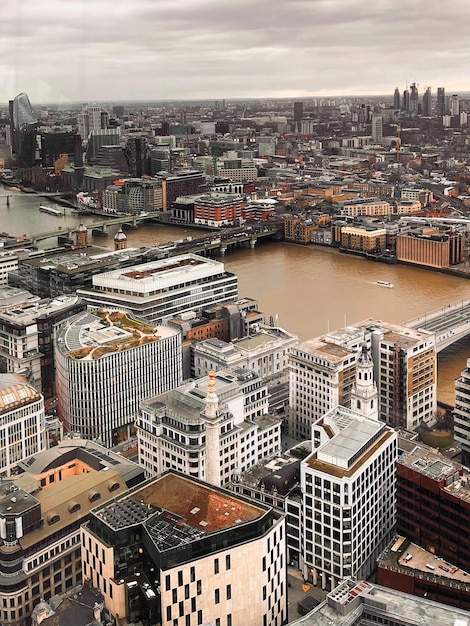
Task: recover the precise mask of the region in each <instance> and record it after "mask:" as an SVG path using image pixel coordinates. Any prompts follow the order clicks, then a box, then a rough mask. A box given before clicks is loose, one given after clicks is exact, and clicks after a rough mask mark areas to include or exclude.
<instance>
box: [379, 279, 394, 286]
mask: <svg viewBox="0 0 470 626" xmlns="http://www.w3.org/2000/svg"><path fill="white" fill-rule="evenodd" d="M375 284H376V285H379V287H390V288H391V287H393V284H392V283H389V282H387V281H386V280H378V281H377V282H376V283H375Z"/></svg>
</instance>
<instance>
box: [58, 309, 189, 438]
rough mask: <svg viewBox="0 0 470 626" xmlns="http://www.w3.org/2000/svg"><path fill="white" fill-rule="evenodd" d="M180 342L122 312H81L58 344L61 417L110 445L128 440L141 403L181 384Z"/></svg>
mask: <svg viewBox="0 0 470 626" xmlns="http://www.w3.org/2000/svg"><path fill="white" fill-rule="evenodd" d="M181 380H182V355H181V338H180V335H179V333H178V332H177V331H175V330H172V329H169V328H166V327H163V326H157V327H154V326H150V325H149V324H146V323H144V322H141V321H139V320H137V319H136V318H134V317H132V316H131V315H130V314H129V313H125V312H122V311H97V312H95V314H91V313H82V314H79V315H77V316H75V317H73V318H71V319H70V323H69V324H68V325H67V326H66V327H64V328H62V329H61V330H60V332H59V334H58V337H57V343H56V384H57V397H58V412H59V417H60V418H61V419H62V421H63V422H64V425H65V427H66V430H68V431H69V432H79V433H80V434H81V436H82V437H83V438H85V439H93V440H98V441H99V442H100V443H102V444H103V445H105V446H108V447H110V446H114V445H116V444H118V443H119V442H121V441H125V440H126V439H127V438H128V437H129V435H130V433H131V429H132V428H133V423H134V419H135V417H136V416H137V414H138V410H139V405H140V402H141V400H143V399H147V398H151V397H154V396H155V395H158V394H161V393H164V392H165V391H168V390H170V389H173V388H174V387H177V386H178V385H180V384H181Z"/></svg>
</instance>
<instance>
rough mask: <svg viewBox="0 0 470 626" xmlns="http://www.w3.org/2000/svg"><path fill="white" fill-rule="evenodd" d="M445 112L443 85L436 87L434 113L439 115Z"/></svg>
mask: <svg viewBox="0 0 470 626" xmlns="http://www.w3.org/2000/svg"><path fill="white" fill-rule="evenodd" d="M446 112H447V108H446V91H445V89H444V87H438V88H437V101H436V113H437V115H439V116H441V117H442V116H443V115H445V114H446Z"/></svg>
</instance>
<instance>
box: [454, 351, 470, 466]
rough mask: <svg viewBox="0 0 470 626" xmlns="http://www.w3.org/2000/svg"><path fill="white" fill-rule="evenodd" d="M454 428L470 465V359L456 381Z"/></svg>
mask: <svg viewBox="0 0 470 626" xmlns="http://www.w3.org/2000/svg"><path fill="white" fill-rule="evenodd" d="M454 429H455V439H456V441H458V442H459V443H460V445H461V447H462V463H463V464H464V465H467V466H470V359H467V367H466V368H465V369H463V370H462V372H461V374H460V377H459V378H457V379H456V381H455V407H454Z"/></svg>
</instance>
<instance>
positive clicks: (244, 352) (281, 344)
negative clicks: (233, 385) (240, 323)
mask: <svg viewBox="0 0 470 626" xmlns="http://www.w3.org/2000/svg"><path fill="white" fill-rule="evenodd" d="M297 344H298V338H297V337H296V336H295V335H292V334H291V333H288V332H287V331H285V330H284V329H282V328H278V327H272V326H258V325H256V326H255V327H254V328H253V329H252V331H251V332H250V335H249V336H248V337H243V338H241V339H235V340H233V341H232V342H230V343H227V342H225V341H221V340H220V339H217V338H214V339H206V340H205V341H199V342H198V343H196V344H195V345H194V348H193V362H194V376H195V377H196V378H197V377H199V376H204V375H205V374H207V373H208V372H209V371H210V370H215V371H217V370H218V369H221V368H224V367H243V368H246V369H249V370H252V371H254V372H256V373H257V374H258V375H259V376H261V377H262V378H265V379H269V378H273V377H275V376H279V375H280V374H281V373H282V372H285V371H287V366H288V355H289V351H290V349H291V348H292V347H294V346H296V345H297Z"/></svg>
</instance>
